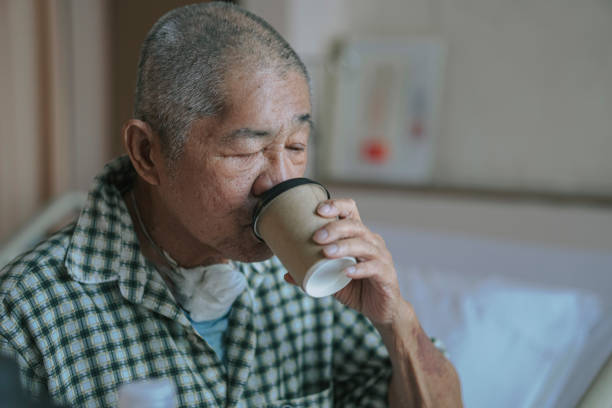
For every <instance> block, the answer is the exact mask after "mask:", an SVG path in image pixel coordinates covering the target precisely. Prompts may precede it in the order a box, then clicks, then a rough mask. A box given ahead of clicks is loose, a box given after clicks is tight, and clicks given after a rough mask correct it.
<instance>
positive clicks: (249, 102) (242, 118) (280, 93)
mask: <svg viewBox="0 0 612 408" xmlns="http://www.w3.org/2000/svg"><path fill="white" fill-rule="evenodd" d="M223 92H224V98H223V99H224V107H223V109H222V111H221V113H220V114H218V115H217V116H213V117H204V118H202V119H199V120H196V121H195V122H194V123H193V124H192V127H191V131H190V137H189V139H188V141H187V144H188V145H189V144H192V143H195V144H196V145H204V146H202V147H203V148H205V149H206V150H208V148H209V147H210V146H213V145H214V146H220V145H222V144H223V142H224V140H225V139H226V138H227V136H228V135H230V134H232V133H233V132H236V131H237V130H240V129H249V130H251V131H255V132H264V133H266V134H269V135H277V134H280V133H281V132H282V131H284V130H287V129H289V130H290V129H293V128H295V127H297V126H300V124H303V123H304V121H303V120H302V121H300V120H299V119H300V118H304V117H308V118H310V113H311V105H310V90H309V87H308V82H307V81H306V79H305V78H304V76H303V75H302V74H301V73H298V72H295V71H290V72H288V73H286V74H285V75H279V74H278V73H276V72H272V71H258V72H255V73H248V72H240V71H239V72H236V73H234V74H232V75H228V76H226V80H225V83H224V87H223ZM296 118H297V119H298V120H296ZM308 120H309V119H308ZM205 146H208V147H205ZM187 149H189V148H187Z"/></svg>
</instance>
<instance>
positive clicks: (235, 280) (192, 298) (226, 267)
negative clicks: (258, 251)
mask: <svg viewBox="0 0 612 408" xmlns="http://www.w3.org/2000/svg"><path fill="white" fill-rule="evenodd" d="M130 193H131V194H130V195H131V196H132V203H133V206H134V212H135V213H136V218H137V219H138V223H139V224H140V228H141V229H142V232H143V233H144V235H145V236H146V237H147V239H148V240H149V242H150V243H151V245H152V246H153V247H154V248H155V249H156V250H157V252H158V253H159V254H160V255H161V256H163V257H164V258H165V259H166V261H168V263H169V264H170V265H171V266H170V267H168V266H161V265H160V266H157V269H158V270H159V272H160V273H161V274H162V275H163V277H165V278H167V279H168V280H170V282H171V285H169V286H170V291H171V292H172V294H173V295H174V298H175V299H176V301H177V302H178V303H179V304H180V305H181V307H182V308H183V309H184V310H185V311H187V312H188V313H189V316H190V317H191V320H193V321H194V322H202V321H205V320H214V319H218V318H220V317H221V316H224V315H225V314H226V313H227V312H228V311H229V310H230V308H231V307H232V304H233V303H234V301H235V300H236V298H237V297H238V296H239V295H240V294H241V293H242V291H243V290H244V289H245V288H246V286H247V285H246V279H245V277H244V275H243V274H242V273H240V272H239V271H237V270H236V268H234V267H232V265H231V264H229V263H226V264H215V265H206V266H196V267H194V268H183V267H181V266H180V265H179V264H178V263H177V262H176V261H175V260H174V259H172V257H171V256H170V255H169V254H168V253H167V252H166V251H164V250H163V249H161V248H160V247H159V246H158V245H157V244H156V243H155V241H153V238H151V235H149V232H148V231H147V228H146V227H145V225H144V222H143V221H142V217H141V216H140V211H139V210H138V204H137V203H136V197H135V196H134V190H132V191H131V192H130Z"/></svg>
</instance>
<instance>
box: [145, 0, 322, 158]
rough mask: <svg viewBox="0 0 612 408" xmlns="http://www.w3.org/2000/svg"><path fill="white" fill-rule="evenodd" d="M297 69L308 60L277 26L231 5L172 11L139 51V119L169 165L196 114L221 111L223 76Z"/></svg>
mask: <svg viewBox="0 0 612 408" xmlns="http://www.w3.org/2000/svg"><path fill="white" fill-rule="evenodd" d="M237 67H240V68H245V67H247V68H249V69H262V68H271V69H275V70H277V71H278V72H279V74H280V75H283V76H284V75H285V74H286V73H287V72H289V71H291V70H294V71H297V72H299V73H301V74H303V75H304V78H305V79H306V81H308V82H309V81H310V79H309V76H308V72H307V70H306V67H305V66H304V63H303V62H302V61H301V60H300V58H299V57H298V55H297V54H296V52H295V51H294V50H293V49H292V48H291V46H290V45H289V44H288V43H287V41H285V40H284V39H283V38H282V37H281V36H280V34H278V32H276V30H275V29H274V28H272V27H271V26H270V25H269V24H268V23H267V22H265V21H264V20H263V19H261V18H260V17H257V16H256V15H254V14H252V13H250V12H248V11H246V10H243V9H241V8H239V7H237V6H235V5H233V4H229V3H222V2H212V3H201V4H193V5H189V6H185V7H181V8H178V9H175V10H172V11H170V12H168V13H167V14H165V15H164V16H163V17H161V18H160V19H159V20H158V21H157V22H156V23H155V24H154V25H153V27H152V28H151V31H149V33H148V34H147V37H146V38H145V40H144V42H143V44H142V48H141V51H140V61H139V62H138V76H137V82H136V95H135V102H134V117H135V118H137V119H140V120H142V121H144V122H147V123H148V124H149V125H150V126H151V128H152V129H153V130H154V131H155V132H156V133H157V134H158V135H159V136H160V138H161V141H162V145H163V148H164V153H165V155H166V157H167V158H168V159H169V162H170V164H171V165H172V164H173V163H175V162H176V160H177V159H178V158H179V157H180V156H181V154H182V152H183V148H184V144H185V141H186V139H187V134H188V132H189V129H190V128H191V124H192V122H193V121H194V120H196V119H199V118H202V117H204V116H213V115H216V114H218V113H220V111H221V110H222V109H223V107H224V99H225V96H226V95H225V94H224V92H225V90H224V89H223V85H224V80H225V79H226V76H227V75H229V73H231V72H232V70H233V69H234V68H237Z"/></svg>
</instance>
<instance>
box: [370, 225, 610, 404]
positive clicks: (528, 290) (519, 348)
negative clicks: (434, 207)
mask: <svg viewBox="0 0 612 408" xmlns="http://www.w3.org/2000/svg"><path fill="white" fill-rule="evenodd" d="M372 229H373V230H375V231H376V232H378V233H380V234H381V235H382V236H383V237H384V238H385V240H386V242H387V246H388V247H389V249H390V250H391V253H392V254H393V258H394V261H395V264H396V267H397V269H398V274H399V279H400V286H401V290H402V293H403V295H404V296H405V297H406V298H407V299H408V300H409V301H410V302H411V303H412V304H413V305H414V307H415V309H416V311H417V313H418V315H419V318H420V320H421V323H422V325H423V327H424V329H425V330H426V331H427V332H428V333H429V334H430V335H434V336H436V337H440V338H441V339H442V340H443V341H444V342H445V344H446V346H447V348H448V350H449V352H450V354H451V360H452V361H453V363H454V364H455V366H456V367H457V370H458V372H459V375H460V376H461V381H462V389H463V397H464V403H465V406H466V407H470V408H478V407H490V406H496V407H509V408H510V407H512V408H516V407H538V408H539V407H573V406H575V405H576V403H577V402H578V401H579V399H580V397H581V396H582V395H583V394H584V392H585V391H586V389H587V388H588V386H589V384H590V382H591V380H592V379H593V378H594V377H595V375H596V374H597V372H598V370H599V369H600V368H601V366H602V365H603V364H604V363H605V361H606V359H607V357H608V355H610V353H611V352H612V342H610V341H609V339H610V338H612V324H611V322H610V321H609V320H610V319H609V318H608V317H609V316H610V312H611V311H612V297H611V296H610V293H612V279H611V277H612V253H602V252H593V251H584V250H576V249H570V248H558V247H547V246H543V245H534V244H522V243H517V242H512V241H504V240H498V239H495V240H493V239H484V238H479V237H470V236H461V235H450V234H443V233H435V232H431V231H417V230H408V229H398V228H396V227H393V226H386V225H375V226H373V227H372Z"/></svg>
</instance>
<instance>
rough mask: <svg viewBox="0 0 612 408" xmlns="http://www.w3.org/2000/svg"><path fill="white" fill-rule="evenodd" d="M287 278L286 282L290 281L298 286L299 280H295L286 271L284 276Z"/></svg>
mask: <svg viewBox="0 0 612 408" xmlns="http://www.w3.org/2000/svg"><path fill="white" fill-rule="evenodd" d="M283 277H284V278H285V282H287V283H290V284H292V285H294V286H298V284H297V282H296V281H294V280H293V277H292V276H291V275H289V274H288V273H286V274H285V275H284V276H283Z"/></svg>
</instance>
